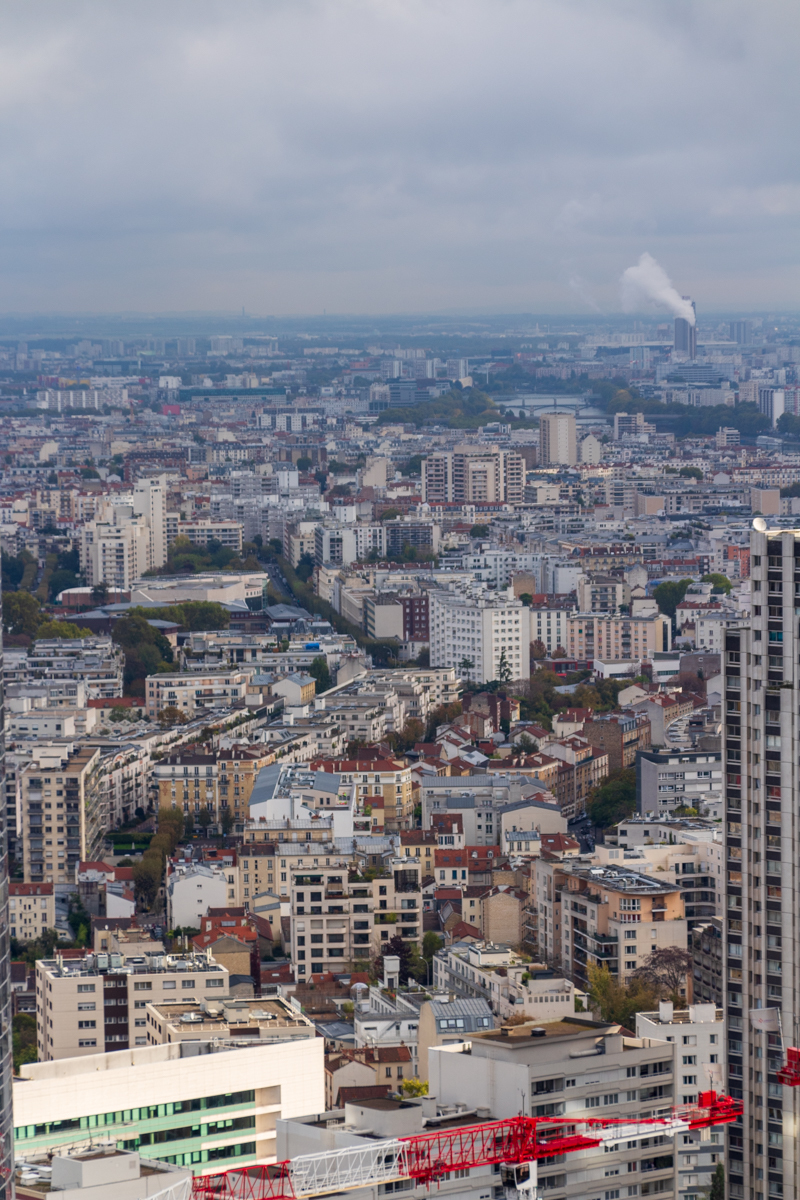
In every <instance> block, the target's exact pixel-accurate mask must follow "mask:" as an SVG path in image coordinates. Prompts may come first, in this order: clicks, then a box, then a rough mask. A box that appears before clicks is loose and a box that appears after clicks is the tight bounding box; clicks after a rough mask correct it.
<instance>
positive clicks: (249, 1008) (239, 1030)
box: [145, 996, 317, 1046]
mask: <svg viewBox="0 0 800 1200" xmlns="http://www.w3.org/2000/svg"><path fill="white" fill-rule="evenodd" d="M145 1014H146V1021H147V1044H148V1046H162V1045H165V1044H169V1043H174V1042H178V1043H180V1042H197V1041H198V1040H201V1041H206V1040H210V1039H214V1038H220V1039H225V1040H228V1039H231V1040H234V1041H235V1040H236V1038H237V1037H246V1038H248V1040H250V1041H251V1044H252V1045H253V1046H259V1045H261V1044H263V1043H265V1042H266V1043H267V1044H271V1045H274V1044H275V1043H277V1042H293V1043H296V1042H303V1041H307V1040H308V1039H309V1038H315V1037H316V1036H317V1031H316V1029H315V1027H314V1023H313V1022H312V1021H310V1020H309V1019H308V1017H306V1016H304V1015H303V1013H301V1012H300V1011H299V1010H298V1009H297V1008H295V1007H294V1006H293V1005H291V1004H289V1003H288V1001H286V1000H284V999H283V998H282V997H280V996H273V997H269V998H267V997H264V998H262V999H258V1000H251V999H238V1000H237V999H234V998H233V997H230V996H223V997H220V998H219V999H218V1000H215V1001H209V1000H202V1001H201V1000H199V999H193V998H192V997H183V996H177V997H171V998H170V999H168V1000H150V1001H148V1004H147V1008H146V1009H145Z"/></svg>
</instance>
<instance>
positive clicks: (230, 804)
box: [152, 745, 275, 830]
mask: <svg viewBox="0 0 800 1200" xmlns="http://www.w3.org/2000/svg"><path fill="white" fill-rule="evenodd" d="M274 757H275V755H274V751H273V750H272V749H271V748H269V747H268V746H266V745H264V746H255V747H249V746H244V745H242V746H235V747H232V748H231V749H230V750H215V751H213V752H212V753H206V752H204V751H200V750H195V749H194V748H187V749H181V750H178V751H177V752H176V753H174V754H169V755H167V756H166V757H165V758H162V759H159V761H158V762H156V763H154V764H153V768H152V771H153V779H154V781H155V783H156V786H157V787H158V807H159V808H176V807H178V808H182V809H183V813H184V816H188V815H190V814H191V816H192V817H193V818H194V820H197V819H198V818H199V815H200V813H201V812H202V811H203V810H204V809H206V810H207V811H208V812H209V813H210V815H211V818H212V819H211V822H210V824H209V830H212V829H213V830H220V829H221V828H222V825H223V814H224V813H225V812H226V811H227V812H228V813H229V814H230V816H231V817H232V818H233V820H234V821H237V822H239V821H243V820H245V819H246V817H247V816H248V810H249V804H250V795H251V793H252V791H253V785H254V783H255V781H256V777H257V775H258V772H259V771H260V770H261V768H262V767H264V766H266V765H267V764H268V763H270V762H272V760H273V759H274ZM225 820H227V818H225Z"/></svg>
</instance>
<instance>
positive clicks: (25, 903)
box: [8, 881, 56, 942]
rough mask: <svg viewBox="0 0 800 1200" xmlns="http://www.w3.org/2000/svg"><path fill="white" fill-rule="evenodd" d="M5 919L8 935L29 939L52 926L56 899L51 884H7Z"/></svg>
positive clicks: (37, 936)
mask: <svg viewBox="0 0 800 1200" xmlns="http://www.w3.org/2000/svg"><path fill="white" fill-rule="evenodd" d="M8 896H9V899H8V908H9V922H10V928H11V936H12V938H16V939H17V941H18V942H33V941H36V939H37V938H40V937H41V936H42V934H43V933H44V931H45V930H46V929H55V926H56V898H55V893H54V891H53V885H52V883H14V882H13V881H12V882H11V883H9V885H8Z"/></svg>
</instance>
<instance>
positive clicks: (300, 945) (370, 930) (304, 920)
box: [290, 858, 422, 979]
mask: <svg viewBox="0 0 800 1200" xmlns="http://www.w3.org/2000/svg"><path fill="white" fill-rule="evenodd" d="M328 861H329V860H326V863H327V862H328ZM371 875H372V872H369V874H365V875H362V874H360V873H359V872H358V871H357V870H354V869H353V868H352V867H351V865H350V864H348V862H347V860H346V859H340V860H339V862H338V863H333V862H331V863H330V865H326V866H315V867H312V868H309V867H305V866H304V867H300V866H297V867H295V868H293V869H291V890H290V900H291V953H292V961H293V963H294V964H295V972H296V976H297V978H298V979H303V978H306V979H307V978H309V977H310V976H311V975H316V974H319V973H320V972H326V971H334V972H335V971H338V972H341V971H343V970H347V969H351V968H352V967H353V965H354V964H355V963H357V962H365V961H371V960H372V959H373V958H375V957H376V956H377V955H379V954H380V953H381V947H382V945H383V943H385V942H387V941H389V940H390V938H392V937H394V936H395V935H399V936H400V937H402V938H403V939H404V940H405V941H410V942H415V943H416V944H417V945H421V942H422V891H421V879H420V867H419V864H418V863H417V862H416V860H414V859H408V858H403V859H395V860H391V861H390V862H389V863H388V864H387V865H386V866H385V867H384V868H383V869H382V870H380V871H379V872H378V873H377V875H376V877H375V878H371V877H370V876H371Z"/></svg>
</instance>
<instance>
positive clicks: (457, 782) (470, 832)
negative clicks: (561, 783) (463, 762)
mask: <svg viewBox="0 0 800 1200" xmlns="http://www.w3.org/2000/svg"><path fill="white" fill-rule="evenodd" d="M552 761H553V762H556V760H552ZM556 769H557V762H556ZM543 791H544V789H543V786H542V785H541V784H539V783H537V781H536V780H531V779H528V778H526V777H525V776H523V775H514V774H511V773H506V774H501V773H500V772H497V773H496V774H487V775H470V776H464V777H461V778H456V777H453V776H450V775H442V776H436V777H431V778H426V779H425V780H424V781H423V783H422V785H421V787H420V803H421V805H422V828H423V829H425V830H428V829H431V828H432V827H433V825H434V823H435V821H436V818H437V817H438V816H442V815H446V816H450V817H454V816H458V818H459V820H460V824H461V828H462V830H463V835H464V843H465V845H467V846H497V845H500V843H501V839H502V834H503V832H504V830H506V829H512V828H513V829H515V830H516V829H520V830H522V829H526V830H527V829H538V830H539V832H540V833H566V832H567V818H566V817H565V816H564V815H563V814H562V812H561V810H560V809H559V807H558V805H557V804H556V803H555V797H554V796H551V798H550V800H548V799H546V798H545V796H544V795H543ZM551 801H552V802H551Z"/></svg>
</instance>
